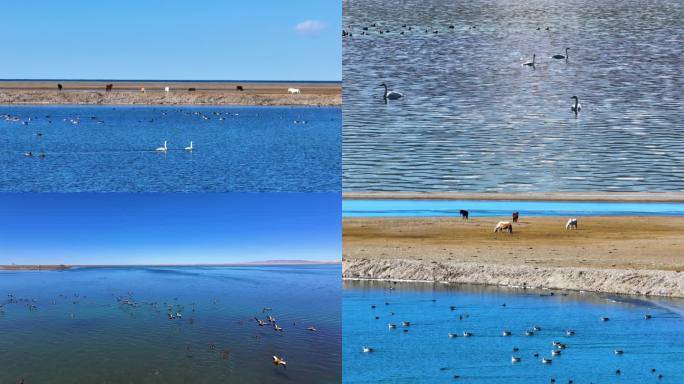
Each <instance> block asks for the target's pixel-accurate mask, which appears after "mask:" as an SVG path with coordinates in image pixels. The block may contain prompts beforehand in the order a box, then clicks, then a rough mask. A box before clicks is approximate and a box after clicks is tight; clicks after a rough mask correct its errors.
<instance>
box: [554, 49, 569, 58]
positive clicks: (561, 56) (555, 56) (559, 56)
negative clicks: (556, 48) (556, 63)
mask: <svg viewBox="0 0 684 384" xmlns="http://www.w3.org/2000/svg"><path fill="white" fill-rule="evenodd" d="M569 49H570V48H565V56H563V55H553V56H551V58H553V59H558V60H560V59H565V60H567V59H568V50H569Z"/></svg>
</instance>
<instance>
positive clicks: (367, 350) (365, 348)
mask: <svg viewBox="0 0 684 384" xmlns="http://www.w3.org/2000/svg"><path fill="white" fill-rule="evenodd" d="M363 352H364V353H370V352H373V348H371V347H366V346H364V347H363Z"/></svg>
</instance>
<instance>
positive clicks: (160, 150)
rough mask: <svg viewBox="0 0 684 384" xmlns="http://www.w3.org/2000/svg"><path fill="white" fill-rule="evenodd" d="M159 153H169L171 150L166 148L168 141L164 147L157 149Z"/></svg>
mask: <svg viewBox="0 0 684 384" xmlns="http://www.w3.org/2000/svg"><path fill="white" fill-rule="evenodd" d="M156 150H157V151H158V152H168V150H169V148H168V147H167V146H166V140H164V146H163V147H159V148H157V149H156Z"/></svg>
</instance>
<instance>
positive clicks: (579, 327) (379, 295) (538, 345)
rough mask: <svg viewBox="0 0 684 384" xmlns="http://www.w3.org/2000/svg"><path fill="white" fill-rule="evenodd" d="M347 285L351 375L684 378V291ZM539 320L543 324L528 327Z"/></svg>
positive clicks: (368, 379) (396, 378)
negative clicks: (675, 295) (674, 294)
mask: <svg viewBox="0 0 684 384" xmlns="http://www.w3.org/2000/svg"><path fill="white" fill-rule="evenodd" d="M390 287H392V288H394V289H393V290H390V289H389V288H390ZM343 291H344V294H343V298H344V303H343V307H344V309H343V337H344V343H343V347H342V349H343V356H344V366H343V381H344V382H345V383H414V382H429V383H452V382H467V383H494V384H496V383H501V384H515V383H525V384H527V383H549V382H550V380H551V378H555V379H556V383H568V382H569V381H568V380H570V379H572V380H573V381H574V382H575V383H590V382H593V383H658V382H659V383H682V382H684V372H682V370H681V367H682V365H684V338H682V334H683V333H684V301H682V300H667V299H648V300H646V299H643V298H637V297H610V296H601V295H595V294H579V293H567V294H564V293H562V292H555V294H554V295H553V296H549V291H523V290H511V289H499V288H491V287H479V286H453V285H451V286H450V285H443V284H427V283H425V284H423V283H399V284H396V285H393V284H390V283H385V282H358V281H345V282H344V290H343ZM433 300H434V301H433ZM385 303H388V305H385ZM503 304H506V306H505V307H504V306H502V305H503ZM372 305H376V308H375V309H373V308H371V306H372ZM452 305H453V306H455V310H451V309H450V307H451V306H452ZM392 313H394V315H392ZM646 314H649V315H651V316H652V318H651V319H650V320H646V319H645V318H644V316H645V315H646ZM376 316H377V317H378V319H375V317H376ZM459 316H460V317H462V319H461V320H459ZM601 317H608V318H609V320H608V321H601V320H600V318H601ZM402 321H409V322H410V323H411V324H410V326H408V327H403V326H402V324H401V323H402ZM388 323H393V324H396V325H397V327H396V329H389V327H388ZM534 326H539V327H540V328H541V330H540V331H537V332H534V336H525V333H524V332H525V331H526V330H532V329H533V327H534ZM568 329H572V330H574V331H575V335H573V336H566V334H565V331H566V330H568ZM404 330H408V332H407V333H405V332H404ZM504 330H509V331H511V332H512V335H511V336H509V337H503V336H502V332H503V331H504ZM450 332H452V333H457V334H458V337H455V338H449V337H448V334H449V333H450ZM463 332H472V333H473V336H471V337H463V335H462V333H463ZM554 341H559V342H561V343H564V344H566V345H567V348H566V349H563V350H562V353H561V355H560V356H551V350H552V349H554V348H553V346H552V343H553V342H554ZM363 346H369V347H371V348H373V349H374V351H373V352H371V353H364V352H363V351H362V347H363ZM513 348H518V349H519V350H518V351H517V352H513ZM615 350H622V351H623V352H624V353H623V354H622V355H617V354H615ZM536 353H538V354H539V356H538V357H535V356H534V355H535V354H536ZM512 356H516V357H520V358H521V361H520V362H519V363H512V362H511V357H512ZM542 358H552V364H549V365H545V364H542V363H541V359H542ZM652 368H655V369H656V372H655V373H653V372H651V369H652ZM618 369H619V370H620V374H616V371H617V370H618ZM661 374H662V375H663V377H662V379H658V375H661ZM455 375H457V376H460V378H459V379H458V380H454V376H455Z"/></svg>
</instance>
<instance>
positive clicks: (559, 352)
mask: <svg viewBox="0 0 684 384" xmlns="http://www.w3.org/2000/svg"><path fill="white" fill-rule="evenodd" d="M560 354H561V351H560V349H554V350H552V351H551V356H560Z"/></svg>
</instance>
